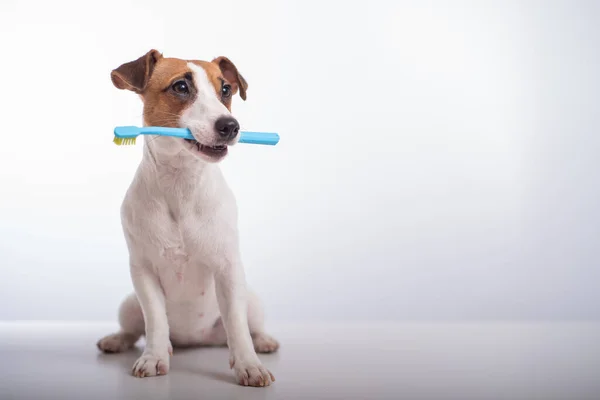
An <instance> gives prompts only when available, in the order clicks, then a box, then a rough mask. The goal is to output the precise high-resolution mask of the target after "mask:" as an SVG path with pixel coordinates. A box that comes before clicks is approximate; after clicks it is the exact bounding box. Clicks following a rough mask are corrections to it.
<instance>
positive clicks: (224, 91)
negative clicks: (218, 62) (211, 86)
mask: <svg viewBox="0 0 600 400" xmlns="http://www.w3.org/2000/svg"><path fill="white" fill-rule="evenodd" d="M221 96H222V97H223V98H224V99H226V98H228V97H231V85H228V84H224V85H223V87H222V88H221Z"/></svg>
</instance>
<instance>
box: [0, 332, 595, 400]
mask: <svg viewBox="0 0 600 400" xmlns="http://www.w3.org/2000/svg"><path fill="white" fill-rule="evenodd" d="M112 329H114V325H111V324H59V323H54V324H48V323H0V399H2V400H12V399H63V400H67V399H86V400H92V399H96V398H98V399H105V400H117V399H261V400H268V399H286V400H288V399H410V400H417V399H436V400H442V399H460V400H466V399H477V400H484V399H527V400H532V399H561V400H566V399H568V400H579V399H594V400H597V399H600V324H594V323H554V324H542V323H464V324H460V323H453V324H451V323H435V324H433V323H432V324H427V323H406V324H383V323H381V324H374V323H364V324H354V325H316V324H298V325H279V326H275V327H273V329H272V330H271V332H272V333H273V334H274V335H276V336H277V338H278V339H279V340H280V341H281V344H282V348H281V351H280V352H279V353H278V354H275V355H266V356H261V358H262V360H264V363H265V364H266V365H267V366H268V367H269V368H270V369H271V371H272V372H273V373H274V374H275V376H276V378H277V381H276V382H275V384H274V385H273V386H271V387H268V388H246V387H240V386H237V385H236V384H235V382H234V379H233V375H232V372H231V371H230V370H229V368H228V365H227V350H226V349H214V348H213V349H191V350H179V351H177V350H176V351H175V354H174V356H173V358H172V360H171V372H170V373H169V375H167V376H163V377H155V378H145V379H138V378H134V377H132V376H130V375H129V370H130V368H131V366H132V364H133V362H134V360H135V359H136V357H137V356H138V355H139V354H140V352H141V347H142V346H143V342H140V343H139V344H138V348H137V349H136V350H134V351H131V352H128V353H125V354H119V355H104V354H100V353H99V352H98V350H97V349H96V347H95V343H96V340H97V339H98V338H99V337H100V336H102V335H104V334H105V333H107V332H109V331H111V330H112Z"/></svg>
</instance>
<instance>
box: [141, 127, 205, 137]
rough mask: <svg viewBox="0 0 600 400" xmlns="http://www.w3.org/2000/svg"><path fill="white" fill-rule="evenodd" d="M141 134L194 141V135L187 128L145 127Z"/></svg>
mask: <svg viewBox="0 0 600 400" xmlns="http://www.w3.org/2000/svg"><path fill="white" fill-rule="evenodd" d="M140 133H141V134H150V135H163V136H173V137H177V138H181V139H193V138H194V137H193V136H192V133H191V132H190V130H189V129H185V128H169V127H166V126H144V127H141V128H140Z"/></svg>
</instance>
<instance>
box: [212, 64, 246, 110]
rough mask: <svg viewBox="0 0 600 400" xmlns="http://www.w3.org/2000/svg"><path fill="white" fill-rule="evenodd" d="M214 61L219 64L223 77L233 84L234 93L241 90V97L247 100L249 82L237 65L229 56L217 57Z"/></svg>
mask: <svg viewBox="0 0 600 400" xmlns="http://www.w3.org/2000/svg"><path fill="white" fill-rule="evenodd" d="M212 62H213V63H215V64H217V65H218V66H219V69H220V70H221V73H222V74H223V77H224V78H225V79H227V81H228V82H230V83H231V84H232V86H233V93H234V94H235V93H236V92H237V90H238V89H239V91H240V97H241V98H242V99H243V100H246V90H248V82H246V80H245V79H244V77H243V76H242V74H240V73H239V72H238V70H237V68H236V67H235V65H234V64H233V63H232V62H231V60H229V59H228V58H227V57H223V56H221V57H217V58H215V59H214V60H212Z"/></svg>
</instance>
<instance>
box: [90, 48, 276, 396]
mask: <svg viewBox="0 0 600 400" xmlns="http://www.w3.org/2000/svg"><path fill="white" fill-rule="evenodd" d="M111 80H112V83H113V84H114V86H115V87H117V88H118V89H121V90H129V91H132V92H134V93H136V94H137V95H139V97H140V98H141V99H142V102H143V106H144V113H143V122H144V125H145V126H166V127H180V128H189V129H190V130H191V132H192V134H193V136H194V139H193V140H190V139H179V138H174V137H166V136H150V135H149V136H146V137H145V138H144V148H143V155H142V160H141V162H140V164H139V166H138V169H137V171H136V173H135V176H134V178H133V181H132V183H131V185H130V187H129V189H128V190H127V192H126V194H125V198H124V200H123V203H122V206H121V223H122V227H123V232H124V236H125V240H126V243H127V248H128V251H129V266H130V273H131V279H132V283H133V287H134V293H133V294H131V295H129V296H128V297H126V298H125V299H124V300H123V302H122V304H121V306H120V308H119V323H120V330H119V331H118V332H117V333H114V334H111V335H108V336H106V337H104V338H102V339H100V340H99V341H98V343H97V347H98V348H99V349H100V350H101V351H103V352H106V353H118V352H122V351H125V350H127V349H130V348H131V347H133V346H134V345H135V343H136V342H137V341H138V339H139V338H140V337H141V336H142V335H145V339H146V346H145V348H144V351H143V354H142V355H141V357H139V359H138V360H137V361H136V362H135V363H134V365H133V368H132V374H133V375H134V376H137V377H149V376H156V375H165V374H167V373H168V371H169V366H170V356H171V355H172V353H173V346H175V347H178V346H182V347H183V346H205V345H206V346H228V347H229V366H230V368H232V369H233V370H234V371H235V376H236V378H237V382H238V383H239V384H240V385H245V386H268V385H270V384H271V383H272V382H274V381H275V377H274V376H273V374H272V373H271V372H270V371H269V370H268V369H267V368H265V367H264V366H263V365H262V363H261V362H260V360H259V358H258V356H257V353H270V352H274V351H277V350H278V348H279V343H278V342H277V340H275V339H274V338H273V337H272V336H270V335H268V334H267V333H266V332H265V329H264V314H263V311H262V307H261V304H260V302H259V299H258V297H257V296H256V295H255V294H254V293H253V292H251V291H250V290H249V289H248V288H247V286H246V281H245V274H244V267H243V263H242V259H241V256H240V249H239V235H238V228H237V205H236V200H235V197H234V195H233V193H232V191H231V189H230V188H229V186H228V185H227V183H226V182H225V179H224V177H223V175H222V172H221V170H220V168H219V161H221V160H223V158H224V157H225V156H226V155H227V152H228V147H229V146H232V145H235V144H236V143H237V141H238V140H239V130H240V126H239V123H238V121H237V120H236V119H235V118H234V117H233V116H232V114H231V101H232V97H233V96H234V95H236V94H237V93H239V95H240V97H241V98H242V99H243V100H246V92H247V90H248V83H247V82H246V80H245V79H244V77H243V76H242V75H241V74H240V73H239V72H238V70H237V68H236V66H235V65H234V64H233V62H231V61H230V60H229V59H228V58H226V57H217V58H215V59H214V60H212V61H210V62H209V61H199V60H183V59H178V58H167V57H163V55H162V54H161V53H160V52H159V51H157V50H150V51H149V52H148V53H146V54H145V55H143V56H141V57H140V58H138V59H136V60H134V61H130V62H127V63H124V64H122V65H121V66H119V67H118V68H116V69H114V70H113V71H112V72H111Z"/></svg>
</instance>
